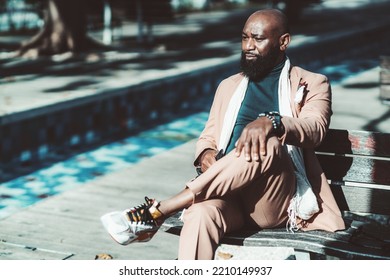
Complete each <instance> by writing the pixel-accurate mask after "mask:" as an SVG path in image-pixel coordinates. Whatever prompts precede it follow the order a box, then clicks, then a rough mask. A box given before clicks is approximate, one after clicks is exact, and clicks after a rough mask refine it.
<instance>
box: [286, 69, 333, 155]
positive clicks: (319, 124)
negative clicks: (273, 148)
mask: <svg viewBox="0 0 390 280" xmlns="http://www.w3.org/2000/svg"><path fill="white" fill-rule="evenodd" d="M312 75H314V78H312V79H311V82H310V83H309V82H308V85H307V93H306V96H305V97H304V99H303V100H302V103H303V105H298V104H295V103H294V106H296V108H297V115H298V116H297V117H295V118H294V117H282V123H283V125H284V129H285V132H284V135H282V137H281V140H282V142H283V143H286V144H290V145H295V146H298V147H302V148H315V147H316V146H318V145H319V144H320V143H321V141H322V140H323V139H324V137H325V135H326V133H327V131H328V128H329V124H330V117H331V115H332V109H331V105H332V99H331V98H332V94H331V88H330V84H329V82H328V79H327V78H326V77H325V76H324V75H320V74H313V73H312ZM292 90H294V89H292ZM302 103H301V104H302Z"/></svg>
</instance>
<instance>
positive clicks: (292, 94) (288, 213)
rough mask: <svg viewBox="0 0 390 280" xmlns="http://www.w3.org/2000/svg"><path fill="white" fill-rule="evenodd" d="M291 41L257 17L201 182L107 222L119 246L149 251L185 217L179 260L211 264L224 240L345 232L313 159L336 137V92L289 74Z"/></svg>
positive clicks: (209, 132) (225, 85)
mask: <svg viewBox="0 0 390 280" xmlns="http://www.w3.org/2000/svg"><path fill="white" fill-rule="evenodd" d="M290 39H291V38H290V33H289V28H288V23H287V19H286V17H285V16H284V14H282V13H281V12H280V11H278V10H274V9H267V10H260V11H257V12H255V13H253V14H252V15H250V17H249V18H248V19H247V21H246V23H245V25H244V28H243V30H242V55H241V69H242V72H240V73H238V74H236V75H233V76H231V77H229V78H227V79H225V80H224V81H222V82H221V84H220V85H219V87H218V89H217V91H216V93H215V97H214V101H213V104H212V107H211V110H210V115H209V119H208V121H207V123H206V125H205V128H204V130H203V132H202V133H201V135H200V137H199V139H198V142H197V145H196V151H195V161H194V165H195V166H196V167H197V169H198V170H199V173H200V174H201V175H200V176H198V177H197V178H195V179H193V180H191V181H189V182H188V183H187V184H186V185H185V187H184V188H183V189H182V191H181V192H179V193H177V194H176V195H174V196H172V197H170V198H168V199H165V200H162V201H157V200H156V199H149V198H147V197H146V198H145V199H146V202H145V203H144V204H141V205H139V206H136V207H132V208H130V209H127V210H125V211H118V212H111V213H108V214H106V215H104V216H103V217H102V219H101V220H102V222H103V225H104V226H105V228H106V229H107V231H108V232H109V234H110V235H111V236H112V237H113V238H114V240H116V241H117V242H118V243H120V244H122V245H127V244H130V243H132V242H145V241H148V240H150V238H152V237H153V235H154V234H155V233H156V231H157V230H158V228H159V226H160V225H161V224H162V223H163V221H164V220H165V219H166V218H167V217H169V216H170V215H172V214H174V213H177V212H178V211H181V210H183V209H185V211H184V215H183V222H184V225H183V229H182V232H181V235H180V243H179V254H178V256H179V259H213V258H214V253H215V250H216V248H217V246H218V244H219V242H220V240H221V238H223V236H224V235H225V234H226V233H228V232H232V231H237V230H240V229H243V228H246V229H257V230H260V229H265V228H276V227H285V226H286V224H288V223H289V224H290V225H291V224H292V225H293V228H294V230H313V229H322V230H327V231H336V230H341V229H344V228H345V226H344V222H343V219H342V217H341V213H340V210H339V208H338V206H337V204H336V202H335V200H334V197H333V195H332V192H331V190H330V187H329V185H328V183H327V180H326V178H325V176H324V174H323V171H322V169H321V166H320V164H319V162H318V160H317V158H316V156H315V154H314V148H315V147H316V146H317V145H319V144H320V143H321V141H322V140H323V139H324V137H325V135H326V132H327V130H328V128H329V122H330V117H331V114H332V111H331V90H330V85H329V83H328V80H327V78H326V77H325V76H323V75H320V74H316V73H312V72H309V71H306V70H303V69H302V68H299V67H297V66H291V65H290V60H289V58H288V57H287V56H286V50H287V47H288V45H289V43H290ZM291 151H298V154H299V155H301V160H299V159H298V160H297V159H296V157H294V156H292V154H293V153H292V152H291ZM298 158H299V157H298ZM302 169H303V170H302ZM301 176H303V177H301ZM302 178H303V179H305V180H303V179H302ZM302 180H303V181H304V182H308V184H309V185H310V189H311V190H312V192H313V197H314V205H310V206H312V207H311V208H310V207H309V208H310V209H315V210H314V212H313V213H311V214H310V215H309V216H306V215H304V214H300V212H299V211H298V210H297V209H296V208H294V205H295V204H294V198H295V197H296V193H297V182H301V181H302ZM310 203H311V204H313V200H312V201H311V202H310Z"/></svg>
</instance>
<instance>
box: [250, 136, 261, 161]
mask: <svg viewBox="0 0 390 280" xmlns="http://www.w3.org/2000/svg"><path fill="white" fill-rule="evenodd" d="M252 158H253V160H255V161H258V160H259V159H260V155H259V139H258V138H256V139H253V140H252Z"/></svg>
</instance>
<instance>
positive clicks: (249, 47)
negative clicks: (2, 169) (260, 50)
mask: <svg viewBox="0 0 390 280" xmlns="http://www.w3.org/2000/svg"><path fill="white" fill-rule="evenodd" d="M244 48H245V50H247V51H248V50H253V49H254V48H255V43H254V40H253V39H252V38H248V39H247V40H246V41H245V42H244Z"/></svg>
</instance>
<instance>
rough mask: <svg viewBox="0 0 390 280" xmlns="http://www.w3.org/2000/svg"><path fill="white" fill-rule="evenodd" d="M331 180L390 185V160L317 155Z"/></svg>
mask: <svg viewBox="0 0 390 280" xmlns="http://www.w3.org/2000/svg"><path fill="white" fill-rule="evenodd" d="M317 158H318V160H319V161H320V164H321V166H322V169H323V171H324V172H325V175H326V177H327V178H328V179H330V180H337V181H351V182H361V183H372V184H383V185H390V176H389V171H390V160H379V159H372V158H366V157H360V156H359V157H349V156H348V157H345V156H341V155H340V156H338V155H322V154H317Z"/></svg>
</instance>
